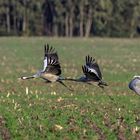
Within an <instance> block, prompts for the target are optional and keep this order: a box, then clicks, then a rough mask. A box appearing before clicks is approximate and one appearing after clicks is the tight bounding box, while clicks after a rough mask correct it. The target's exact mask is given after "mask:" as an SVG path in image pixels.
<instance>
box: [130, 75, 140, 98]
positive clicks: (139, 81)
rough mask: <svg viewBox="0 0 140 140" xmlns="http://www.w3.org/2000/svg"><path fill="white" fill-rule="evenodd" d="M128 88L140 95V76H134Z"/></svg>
mask: <svg viewBox="0 0 140 140" xmlns="http://www.w3.org/2000/svg"><path fill="white" fill-rule="evenodd" d="M128 86H129V88H130V89H131V90H133V91H134V92H135V93H136V94H138V95H140V76H134V77H133V79H132V80H131V81H130V83H129V85H128Z"/></svg>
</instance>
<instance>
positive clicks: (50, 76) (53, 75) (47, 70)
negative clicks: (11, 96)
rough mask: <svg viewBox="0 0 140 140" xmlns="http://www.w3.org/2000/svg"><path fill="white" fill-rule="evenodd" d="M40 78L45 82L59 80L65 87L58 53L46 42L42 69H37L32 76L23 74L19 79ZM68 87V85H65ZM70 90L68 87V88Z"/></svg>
mask: <svg viewBox="0 0 140 140" xmlns="http://www.w3.org/2000/svg"><path fill="white" fill-rule="evenodd" d="M38 77H40V78H42V79H44V80H45V81H46V82H59V83H61V84H62V85H63V86H65V87H67V86H66V85H65V84H64V83H63V82H62V80H65V78H63V77H61V66H60V63H59V58H58V54H57V52H56V51H55V49H54V48H53V47H52V46H51V47H50V46H49V45H48V44H47V45H45V46H44V66H43V70H39V71H38V72H37V73H36V74H34V75H32V76H27V77H26V76H23V77H21V79H23V80H26V79H31V78H38ZM67 88H68V87H67ZM68 89H69V90H71V89H70V88H68Z"/></svg>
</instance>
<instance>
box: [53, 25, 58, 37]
mask: <svg viewBox="0 0 140 140" xmlns="http://www.w3.org/2000/svg"><path fill="white" fill-rule="evenodd" d="M53 30H54V31H53V36H58V24H56V23H55V24H54V26H53Z"/></svg>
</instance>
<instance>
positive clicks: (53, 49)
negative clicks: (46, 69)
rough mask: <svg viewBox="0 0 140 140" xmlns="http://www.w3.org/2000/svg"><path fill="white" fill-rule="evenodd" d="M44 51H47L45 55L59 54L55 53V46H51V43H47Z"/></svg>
mask: <svg viewBox="0 0 140 140" xmlns="http://www.w3.org/2000/svg"><path fill="white" fill-rule="evenodd" d="M44 51H45V55H46V54H49V53H57V52H54V51H55V48H54V47H53V46H50V45H49V43H46V44H45V45H44Z"/></svg>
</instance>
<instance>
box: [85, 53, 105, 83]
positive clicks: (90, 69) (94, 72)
mask: <svg viewBox="0 0 140 140" xmlns="http://www.w3.org/2000/svg"><path fill="white" fill-rule="evenodd" d="M82 69H83V73H84V74H85V75H86V76H87V78H89V79H93V80H101V79H102V74H101V71H100V68H99V66H98V64H97V62H95V59H94V58H92V57H90V56H89V55H88V56H86V64H85V65H84V66H82Z"/></svg>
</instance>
